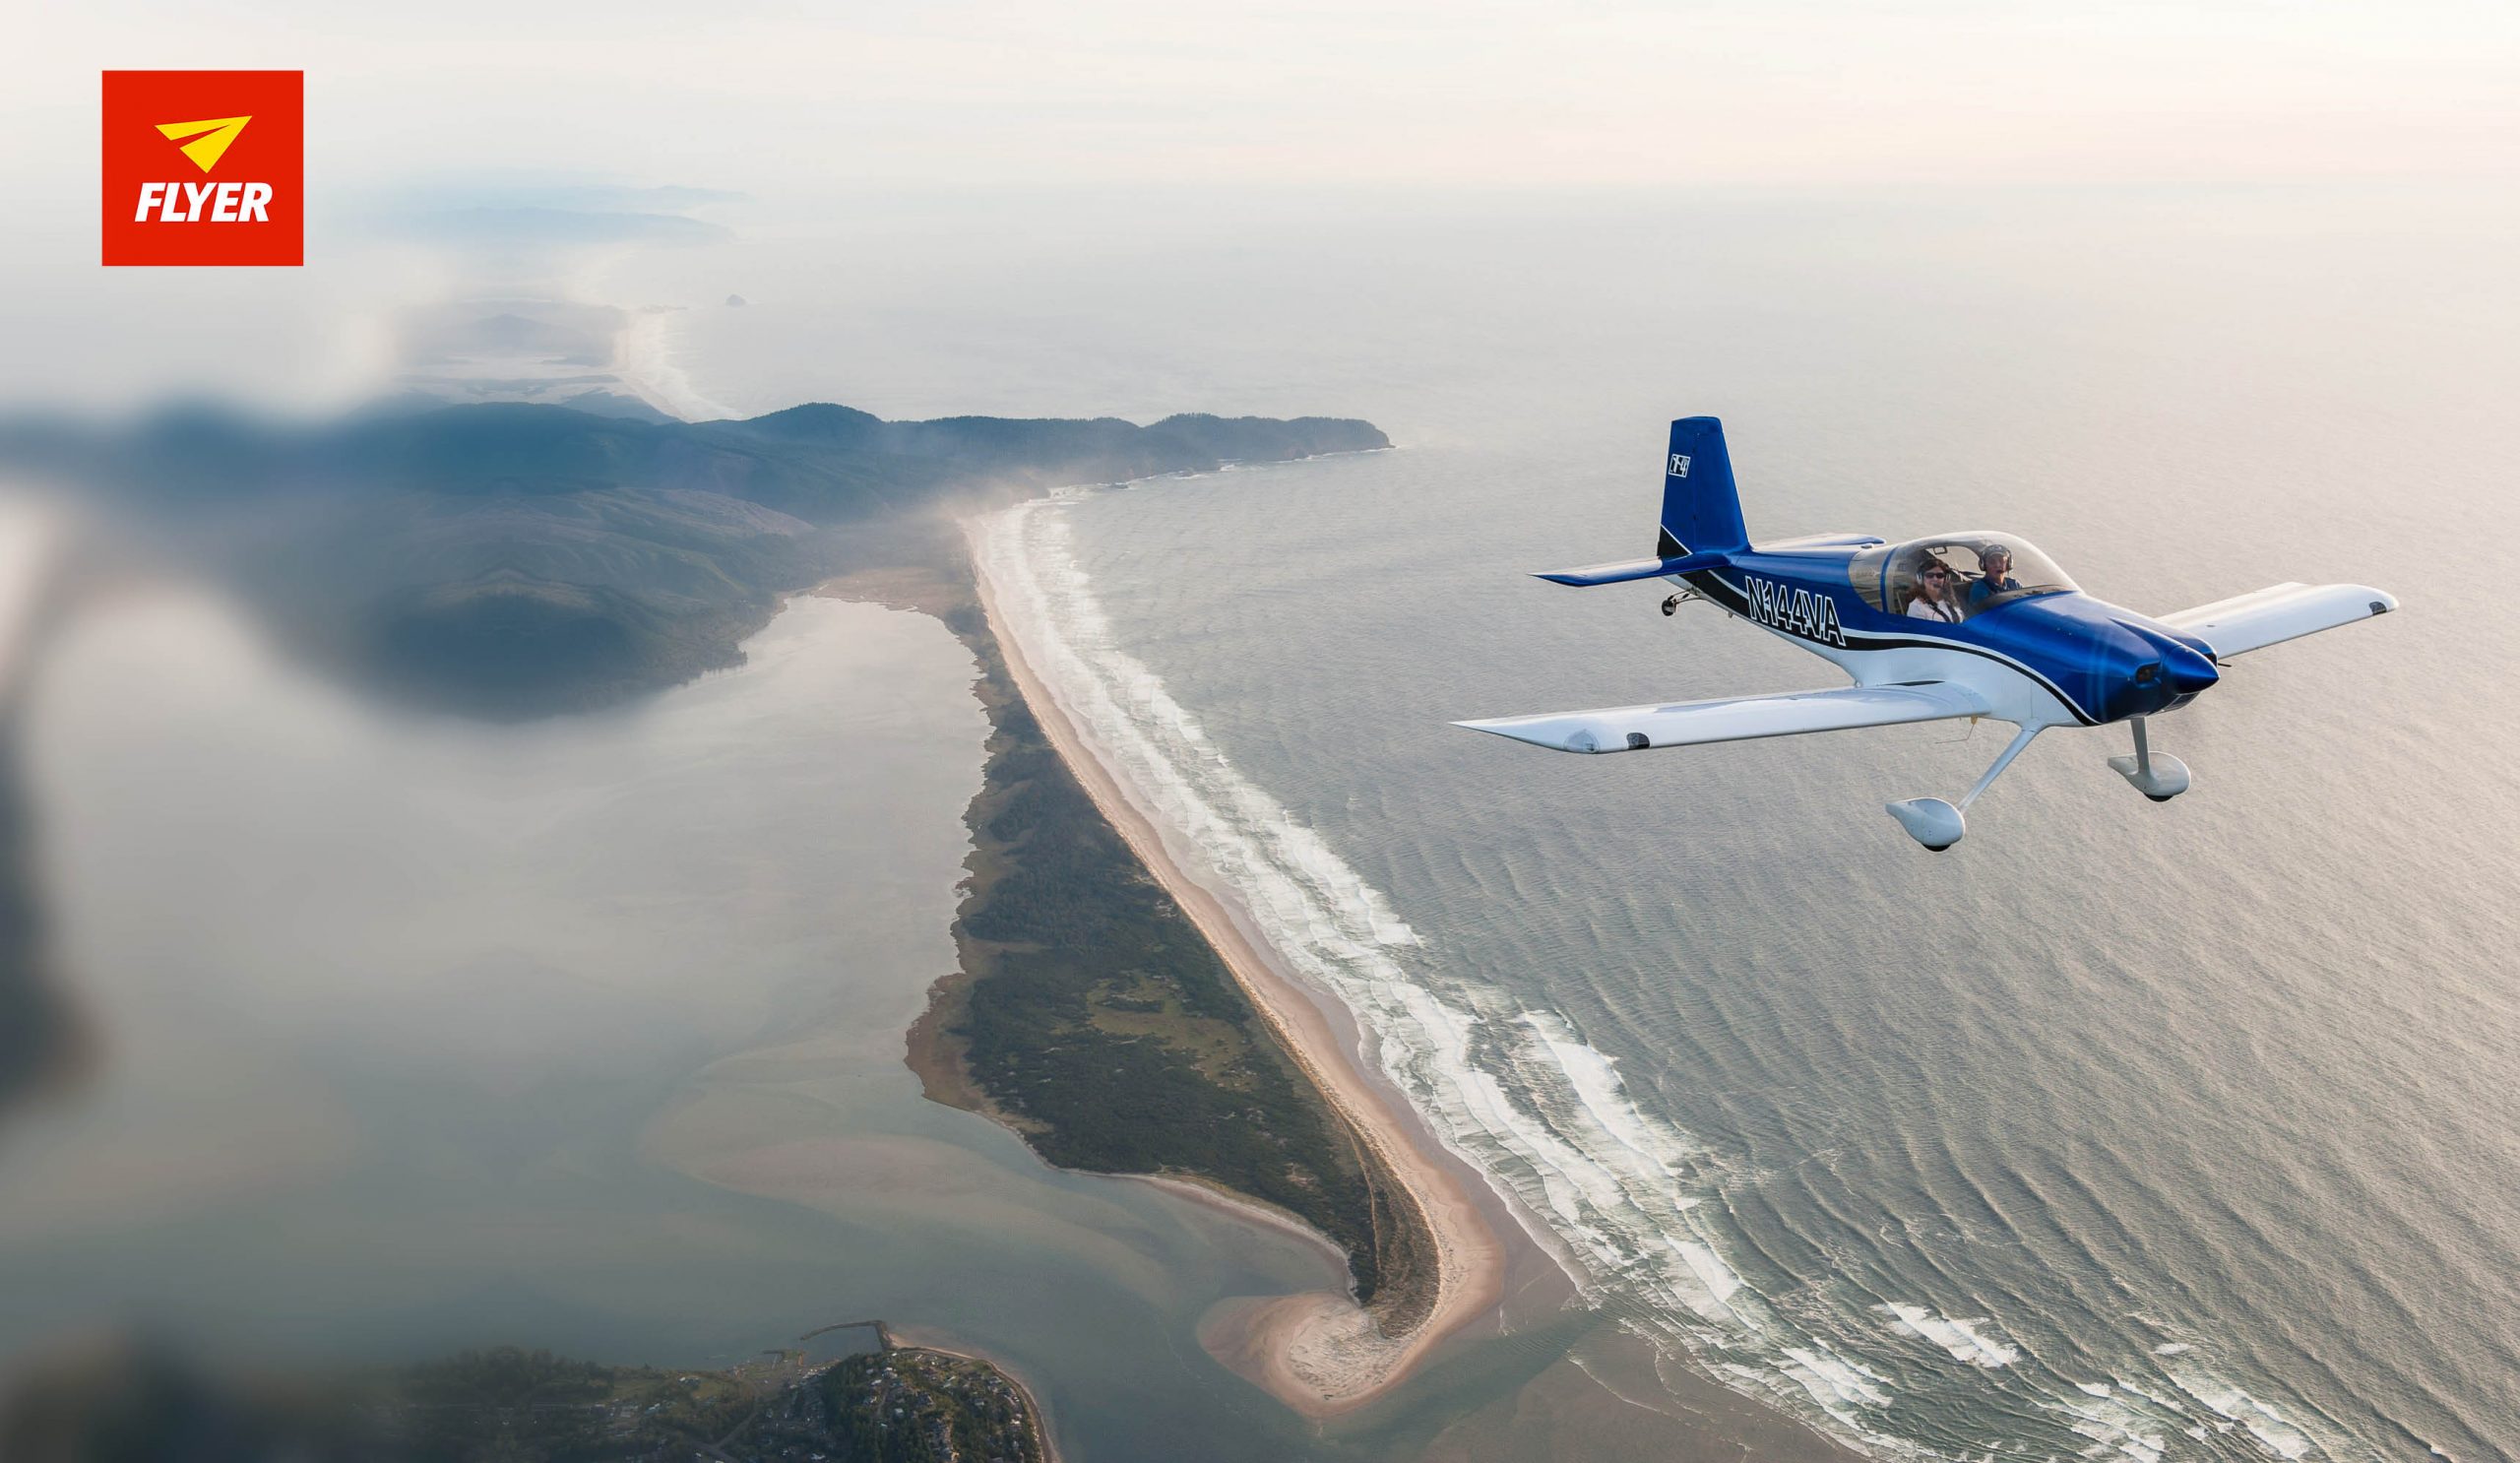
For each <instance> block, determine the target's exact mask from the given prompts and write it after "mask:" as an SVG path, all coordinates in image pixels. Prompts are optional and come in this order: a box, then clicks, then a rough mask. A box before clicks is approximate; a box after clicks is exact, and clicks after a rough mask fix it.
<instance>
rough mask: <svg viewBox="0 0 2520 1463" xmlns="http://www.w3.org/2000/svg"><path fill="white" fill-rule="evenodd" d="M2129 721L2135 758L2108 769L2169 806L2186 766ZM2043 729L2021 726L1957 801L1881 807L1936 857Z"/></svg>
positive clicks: (2183, 784) (2182, 788)
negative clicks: (2159, 749)
mask: <svg viewBox="0 0 2520 1463" xmlns="http://www.w3.org/2000/svg"><path fill="white" fill-rule="evenodd" d="M2128 720H2129V721H2131V722H2132V723H2133V725H2134V728H2135V755H2133V756H2131V757H2111V758H2110V759H2109V765H2110V767H2113V768H2115V769H2116V770H2117V775H2118V776H2120V777H2122V778H2124V779H2126V781H2128V782H2129V783H2132V784H2134V786H2135V791H2136V792H2138V793H2141V794H2143V795H2145V796H2147V797H2149V798H2151V799H2153V800H2154V801H2155V802H2168V801H2170V800H2171V799H2172V798H2173V797H2176V796H2177V795H2179V794H2181V793H2184V792H2186V791H2187V764H2186V763H2184V762H2181V761H2180V760H2178V759H2177V758H2176V757H2173V756H2172V755H2170V754H2169V753H2168V752H2156V751H2154V750H2153V747H2152V742H2151V740H2150V739H2149V738H2148V737H2147V736H2146V735H2145V734H2144V719H2143V718H2142V717H2132V718H2129V719H2128ZM2046 730H2047V729H2046V728H2044V727H2024V728H2022V729H2021V730H2020V731H2018V732H2014V733H2013V737H2012V741H2011V743H2010V744H2009V745H2007V746H2006V747H2005V748H2004V749H2003V753H2002V755H2000V756H1998V757H1996V758H1995V765H1994V766H1992V767H1989V768H1987V769H1986V775H1985V776H1984V777H1982V778H1980V779H1978V786H1976V787H1974V788H1971V789H1970V790H1969V792H1968V794H1967V795H1965V796H1963V797H1962V798H1961V799H1960V800H1959V801H1958V802H1956V803H1953V802H1945V801H1943V800H1942V799H1941V798H1939V797H1911V798H1909V799H1908V800H1906V801H1905V802H1892V803H1886V804H1884V807H1885V808H1886V809H1887V810H1888V812H1889V814H1890V816H1892V817H1894V818H1897V819H1898V820H1899V826H1900V827H1902V828H1905V829H1907V830H1908V836H1909V837H1910V838H1913V839H1915V840H1916V841H1917V842H1919V843H1921V844H1922V845H1924V846H1925V847H1926V848H1928V849H1931V850H1932V851H1933V852H1935V853H1937V854H1939V853H1941V852H1942V851H1943V850H1945V849H1947V848H1950V847H1951V846H1952V845H1953V844H1956V843H1958V842H1960V840H1961V838H1962V837H1963V836H1964V835H1966V834H1967V833H1968V831H1969V819H1968V817H1967V816H1966V813H1965V810H1966V809H1967V808H1968V806H1969V804H1971V803H1973V802H1975V801H1977V800H1978V795H1979V794H1981V793H1984V792H1985V791H1986V789H1987V788H1988V787H1990V786H1992V785H1993V783H1994V781H1995V779H1996V777H1997V776H1999V775H2000V774H2001V773H2002V772H2003V770H2004V769H2005V768H2007V767H2009V766H2011V765H2012V759H2013V758H2015V757H2018V756H2020V755H2021V749H2022V748H2023V747H2026V746H2028V745H2030V738H2032V737H2034V736H2037V735H2038V734H2039V733H2040V732H2044V731H2046Z"/></svg>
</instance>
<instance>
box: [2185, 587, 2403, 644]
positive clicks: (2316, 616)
mask: <svg viewBox="0 0 2520 1463" xmlns="http://www.w3.org/2000/svg"><path fill="white" fill-rule="evenodd" d="M2397 607H2398V601H2397V597H2396V596H2395V595H2392V594H2389V593H2387V592H2386V591H2383V590H2375V589H2371V588H2369V587H2368V586H2365V585H2360V584H2277V585H2269V586H2268V587H2267V588H2265V589H2262V590H2259V591H2258V592H2257V593H2255V594H2252V595H2239V596H2236V597H2235V598H2233V599H2229V600H2217V601H2215V602H2214V603H2213V604H2199V605H2198V606H2196V607H2195V608H2194V609H2182V610H2180V611H2178V612H2177V613H2176V614H2165V615H2163V616H2162V617H2161V622H2162V623H2163V624H2166V625H2168V626H2170V627H2171V628H2172V629H2173V630H2178V631H2182V632H2184V633H2186V634H2189V635H2193V636H2195V637H2196V638H2197V639H2199V640H2202V641H2204V642H2205V643H2206V644H2207V645H2210V646H2212V647H2213V648H2214V656H2215V658H2216V659H2217V660H2221V659H2226V658H2229V657H2232V656H2236V655H2243V654H2246V653H2247V652H2249V651H2253V650H2264V649H2265V648H2266V647H2268V646H2270V645H2281V644H2283V643H2284V642H2285V641H2287V640H2298V639H2299V638H2300V637H2301V636H2303V635H2311V634H2316V633H2317V632H2318V631H2321V630H2333V629H2335V628H2336V627H2337V626H2339V625H2350V624H2352V623H2354V622H2355V621H2356V620H2359V619H2369V618H2370V617H2371V616H2373V615H2375V614H2386V613H2388V612H2389V611H2390V610H2392V609H2395V608H2397Z"/></svg>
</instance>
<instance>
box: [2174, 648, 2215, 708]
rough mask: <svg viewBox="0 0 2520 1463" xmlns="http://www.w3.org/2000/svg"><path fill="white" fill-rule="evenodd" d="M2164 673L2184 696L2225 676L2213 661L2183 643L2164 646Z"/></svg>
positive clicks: (2190, 694) (2175, 689)
mask: <svg viewBox="0 0 2520 1463" xmlns="http://www.w3.org/2000/svg"><path fill="white" fill-rule="evenodd" d="M2162 674H2163V675H2164V676H2165V677H2167V678H2168V679H2169V681H2170V688H2171V689H2172V690H2173V691H2176V692H2177V693H2178V694H2180V695H2182V696H2193V695H2195V694H2196V693H2197V692H2199V691H2201V690H2204V689H2205V688H2206V687H2207V686H2210V685H2212V684H2214V683H2215V682H2216V681H2219V680H2221V679H2222V678H2223V672H2222V671H2220V670H2217V669H2215V668H2214V663H2213V662H2212V661H2210V660H2208V659H2206V658H2205V657H2204V656H2201V655H2199V654H2197V653H2196V652H2195V651H2192V650H2189V649H2188V648H2187V647H2186V646H2183V645H2178V646H2164V647H2163V648H2162Z"/></svg>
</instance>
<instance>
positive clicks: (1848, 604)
mask: <svg viewBox="0 0 2520 1463" xmlns="http://www.w3.org/2000/svg"><path fill="white" fill-rule="evenodd" d="M1731 560H1732V561H1731V563H1730V564H1729V565H1728V566H1727V567H1726V568H1724V569H1722V570H1709V571H1705V572H1701V573H1695V574H1689V575H1686V576H1684V582H1685V583H1687V584H1688V585H1689V587H1690V588H1692V589H1695V590H1697V591H1698V592H1699V593H1700V594H1703V595H1705V596H1706V597H1707V598H1708V599H1710V600H1713V601H1714V602H1715V603H1717V604H1721V605H1723V606H1724V607H1725V608H1727V609H1730V610H1732V611H1733V613H1735V614H1738V615H1741V616H1742V617H1743V618H1745V619H1748V620H1750V621H1752V622H1753V623H1755V624H1760V625H1764V626H1766V627H1767V628H1769V629H1772V630H1775V631H1777V632H1779V633H1780V634H1784V635H1787V636H1789V637H1792V638H1794V639H1796V640H1800V641H1803V642H1805V643H1806V644H1808V645H1810V646H1811V647H1812V648H1813V649H1814V650H1818V651H1827V652H1833V653H1834V652H1863V651H1881V650H1896V649H1903V648H1910V647H1929V648H1933V649H1938V650H1952V651H1959V652H1962V653H1965V654H1969V655H1977V656H1984V657H1986V658H1988V659H1990V660H1993V661H1996V662H1999V663H2001V664H2003V665H2005V666H2008V667H2010V668H2013V669H2015V670H2017V671H2020V672H2021V673H2023V674H2025V675H2027V676H2029V677H2031V678H2032V679H2033V680H2035V681H2037V682H2039V683H2040V684H2041V685H2042V686H2044V687H2046V688H2047V692H2048V694H2050V695H2052V696H2054V697H2055V698H2056V700H2057V702H2058V703H2059V704H2061V705H2062V706H2063V707H2064V708H2065V709H2066V710H2067V711H2069V712H2071V713H2072V714H2073V716H2074V717H2075V719H2076V720H2078V721H2081V722H2083V723H2084V724H2086V725H2097V724H2099V723H2103V722H2113V721H2117V720H2120V719H2122V718H2125V717H2129V716H2144V715H2149V714H2151V713H2153V712H2158V711H2164V710H2168V709H2169V708H2170V707H2171V706H2173V705H2175V704H2177V703H2178V700H2179V698H2177V697H2175V696H2174V695H2173V694H2172V693H2171V692H2170V691H2169V690H2168V689H2167V688H2166V687H2165V686H2164V685H2163V684H2162V683H2160V682H2159V681H2156V682H2155V683H2153V684H2151V685H2148V686H2138V685H2137V684H2136V683H2135V679H2134V677H2135V672H2136V670H2137V669H2138V668H2140V667H2142V666H2144V665H2145V664H2146V663H2148V662H2157V661H2159V660H2161V659H2162V657H2163V654H2164V651H2163V648H2162V645H2161V644H2160V643H2159V642H2161V641H2165V640H2167V641H2173V642H2175V643H2176V644H2179V645H2184V646H2188V647H2189V648H2191V649H2195V648H2199V647H2197V645H2196V642H2195V640H2194V637H2192V636H2181V635H2178V634H2177V633H2176V632H2174V631H2172V630H2170V629H2169V628H2168V627H2166V626H2162V625H2158V624H2155V623H2154V622H2153V621H2151V620H2149V619H2147V618H2145V617H2144V616H2142V615H2138V614H2135V613H2134V612H2133V611H2131V610H2126V609H2121V608H2119V607H2118V606H2116V605H2113V604H2107V603H2105V602H2103V601H2099V600H2095V599H2093V598H2091V597H2090V596H2088V595H2085V594H2083V593H2081V592H2079V591H2068V592H2065V593H2061V594H2054V595H2041V596H2037V597H2035V598H2032V599H2027V600H2016V601H2013V602H2012V603H2010V604H1999V605H1997V606H1995V607H1994V608H1992V609H1988V610H1985V611H1982V612H1981V613H1978V614H1975V615H1972V616H1970V617H1969V618H1968V619H1966V620H1963V621H1962V622H1960V623H1959V624H1956V625H1950V624H1938V623H1934V622H1931V621H1925V620H1920V619H1916V618H1913V617H1911V616H1908V615H1894V614H1888V613H1885V612H1883V611H1881V610H1878V609H1875V608H1873V607H1872V605H1871V604H1867V603H1866V602H1865V601H1864V599H1863V597H1862V596H1860V595H1859V594H1857V593H1856V591H1855V588H1854V586H1853V585H1852V583H1850V581H1849V579H1848V570H1849V566H1850V565H1851V564H1852V562H1853V560H1854V551H1853V549H1852V548H1850V549H1849V551H1847V552H1844V553H1836V552H1829V551H1825V550H1824V551H1817V552H1815V551H1808V550H1801V551H1795V552H1788V553H1771V552H1761V551H1760V550H1758V549H1755V548H1752V549H1748V550H1743V551H1737V552H1735V553H1733V555H1731ZM1928 626H1930V628H1928Z"/></svg>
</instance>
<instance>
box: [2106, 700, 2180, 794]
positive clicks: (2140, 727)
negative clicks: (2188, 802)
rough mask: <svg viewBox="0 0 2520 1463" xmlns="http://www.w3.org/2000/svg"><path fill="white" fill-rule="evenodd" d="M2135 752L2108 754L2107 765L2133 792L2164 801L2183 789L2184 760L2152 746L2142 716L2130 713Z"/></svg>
mask: <svg viewBox="0 0 2520 1463" xmlns="http://www.w3.org/2000/svg"><path fill="white" fill-rule="evenodd" d="M2129 721H2130V722H2131V723H2132V725H2133V726H2134V728H2135V755H2133V756H2131V757H2111V758H2110V759H2109V765H2110V768H2111V769H2113V770H2114V771H2115V772H2116V773H2117V775H2118V776H2119V777H2122V778H2124V779H2126V781H2127V782H2128V783H2129V784H2130V785H2132V786H2133V788H2134V789H2135V791H2136V792H2138V793H2141V794H2143V795H2145V796H2147V797H2149V798H2151V799H2153V800H2154V801H2155V802H2168V801H2170V800H2171V799H2172V798H2173V797H2176V796H2177V795H2179V794H2181V793H2184V792H2186V791H2187V784H2188V776H2187V764H2186V763H2184V762H2181V761H2180V760H2178V759H2177V758H2176V757H2173V756H2171V755H2170V754H2169V753H2167V752H2156V751H2154V750H2153V745H2152V740H2151V738H2150V737H2148V736H2146V735H2145V734H2144V719H2143V718H2142V717H2133V718H2130V719H2129Z"/></svg>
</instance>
